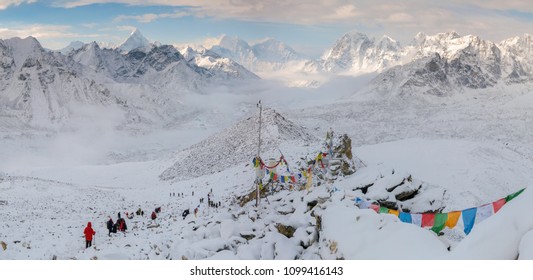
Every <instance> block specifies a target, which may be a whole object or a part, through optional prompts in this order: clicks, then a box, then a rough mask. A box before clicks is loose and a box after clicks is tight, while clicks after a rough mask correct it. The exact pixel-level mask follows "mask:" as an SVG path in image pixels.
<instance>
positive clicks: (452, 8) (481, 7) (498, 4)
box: [16, 0, 533, 42]
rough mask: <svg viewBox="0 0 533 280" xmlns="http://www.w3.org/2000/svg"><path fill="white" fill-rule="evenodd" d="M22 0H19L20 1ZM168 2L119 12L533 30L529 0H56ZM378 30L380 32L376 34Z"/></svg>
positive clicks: (397, 29) (376, 27)
mask: <svg viewBox="0 0 533 280" xmlns="http://www.w3.org/2000/svg"><path fill="white" fill-rule="evenodd" d="M16 2H19V1H16ZM111 2H113V3H123V4H125V5H138V6H148V5H164V6H169V8H170V9H175V10H177V11H178V12H171V13H162V14H148V13H147V14H144V15H124V16H119V17H117V18H116V19H115V21H121V20H126V19H134V20H137V21H139V22H142V23H147V22H151V21H154V20H157V19H160V18H170V17H180V16H184V15H193V16H196V17H213V18H219V19H234V20H241V21H256V22H257V21H259V22H261V21H262V22H269V23H270V22H273V23H289V24H301V25H308V26H309V25H311V26H320V25H322V26H336V27H337V26H338V27H339V29H346V30H350V29H354V28H357V29H358V30H360V31H362V32H366V33H370V35H380V34H377V33H381V34H383V33H386V34H387V35H390V36H391V37H394V38H395V39H398V40H400V41H402V42H405V41H406V40H410V39H411V38H412V36H414V34H416V33H417V32H419V31H423V32H426V33H428V34H434V33H437V32H445V31H450V30H455V31H457V32H459V33H460V34H469V33H470V34H477V35H480V36H481V37H483V38H486V39H491V40H501V39H504V38H506V37H510V36H513V35H518V34H520V33H526V32H531V30H533V19H532V20H528V19H527V17H524V16H523V15H524V14H522V15H521V16H517V12H518V13H533V5H531V4H530V3H529V2H528V1H523V0H508V1H504V2H502V1H499V0H451V1H427V0H408V1H398V0H380V1H375V0H288V1H279V0H217V1H212V0H153V1H144V0H54V3H55V5H59V6H62V7H77V6H83V5H90V4H93V3H111ZM372 33H374V34H372Z"/></svg>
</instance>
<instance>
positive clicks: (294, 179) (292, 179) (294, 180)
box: [291, 175, 296, 183]
mask: <svg viewBox="0 0 533 280" xmlns="http://www.w3.org/2000/svg"><path fill="white" fill-rule="evenodd" d="M291 181H292V182H293V183H296V178H294V175H292V176H291Z"/></svg>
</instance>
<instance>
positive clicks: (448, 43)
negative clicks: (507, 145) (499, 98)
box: [364, 32, 533, 96]
mask: <svg viewBox="0 0 533 280" xmlns="http://www.w3.org/2000/svg"><path fill="white" fill-rule="evenodd" d="M528 38H529V36H528V35H524V36H523V37H518V38H512V39H509V40H505V41H503V42H502V43H500V44H496V43H493V42H490V41H488V40H483V39H481V38H479V37H478V36H473V35H467V36H459V35H458V34H457V33H455V32H449V33H440V34H437V35H434V36H427V35H425V34H423V33H419V34H418V35H417V36H416V37H415V40H414V41H413V44H412V45H409V46H406V47H405V48H403V49H402V50H401V53H400V56H401V59H400V60H399V62H398V63H397V65H396V66H395V67H392V68H390V69H385V70H384V71H382V73H381V74H380V75H378V76H377V77H376V78H375V79H374V80H373V81H372V82H371V83H370V84H369V86H368V87H367V88H366V89H365V90H364V91H367V92H378V93H383V94H392V95H409V94H418V93H422V94H429V95H436V96H447V95H451V94H453V93H456V92H463V91H464V90H465V89H485V88H491V87H494V86H497V85H509V84H516V83H524V82H529V81H531V79H532V77H533V74H532V72H531V71H529V70H530V69H533V68H532V67H533V61H532V60H531V59H530V58H529V55H528V54H529V53H530V51H529V49H530V43H529V42H530V40H528ZM400 61H402V62H401V63H400Z"/></svg>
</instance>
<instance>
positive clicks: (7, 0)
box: [0, 0, 37, 10]
mask: <svg viewBox="0 0 533 280" xmlns="http://www.w3.org/2000/svg"><path fill="white" fill-rule="evenodd" d="M35 2H37V0H0V10H4V9H7V8H8V7H9V6H18V5H20V4H22V3H27V4H31V3H35Z"/></svg>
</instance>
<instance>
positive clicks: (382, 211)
mask: <svg viewBox="0 0 533 280" xmlns="http://www.w3.org/2000/svg"><path fill="white" fill-rule="evenodd" d="M379 213H385V214H387V213H389V208H387V207H383V206H381V207H379Z"/></svg>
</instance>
